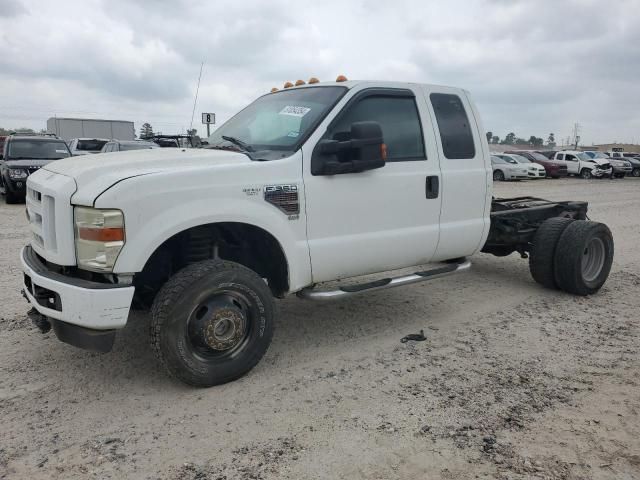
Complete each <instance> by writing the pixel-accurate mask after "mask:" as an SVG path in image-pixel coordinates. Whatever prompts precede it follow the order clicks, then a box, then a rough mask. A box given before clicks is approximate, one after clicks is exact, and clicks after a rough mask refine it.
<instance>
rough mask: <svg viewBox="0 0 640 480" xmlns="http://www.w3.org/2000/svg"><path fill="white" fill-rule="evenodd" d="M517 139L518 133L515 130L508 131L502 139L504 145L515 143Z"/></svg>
mask: <svg viewBox="0 0 640 480" xmlns="http://www.w3.org/2000/svg"><path fill="white" fill-rule="evenodd" d="M515 141H516V134H515V133H513V132H509V133H507V136H506V137H504V140H503V141H502V144H503V145H513V144H514V143H515Z"/></svg>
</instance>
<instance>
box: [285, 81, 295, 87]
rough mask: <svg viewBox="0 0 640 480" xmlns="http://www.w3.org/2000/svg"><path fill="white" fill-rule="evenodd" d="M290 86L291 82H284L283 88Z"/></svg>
mask: <svg viewBox="0 0 640 480" xmlns="http://www.w3.org/2000/svg"><path fill="white" fill-rule="evenodd" d="M291 87H293V83H291V82H287V83H285V84H284V88H291Z"/></svg>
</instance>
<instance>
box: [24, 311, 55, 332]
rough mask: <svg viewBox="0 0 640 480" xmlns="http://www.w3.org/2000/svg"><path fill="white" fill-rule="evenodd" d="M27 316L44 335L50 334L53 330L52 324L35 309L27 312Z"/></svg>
mask: <svg viewBox="0 0 640 480" xmlns="http://www.w3.org/2000/svg"><path fill="white" fill-rule="evenodd" d="M27 316H28V317H29V318H30V319H31V321H32V322H33V324H34V325H35V326H36V327H38V330H40V332H42V333H48V332H49V330H51V322H50V321H49V320H48V319H47V317H45V316H44V315H42V314H41V313H40V312H38V311H37V310H36V309H35V308H32V309H31V310H29V311H28V312H27Z"/></svg>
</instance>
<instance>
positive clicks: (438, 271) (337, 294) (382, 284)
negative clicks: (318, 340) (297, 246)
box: [297, 258, 471, 301]
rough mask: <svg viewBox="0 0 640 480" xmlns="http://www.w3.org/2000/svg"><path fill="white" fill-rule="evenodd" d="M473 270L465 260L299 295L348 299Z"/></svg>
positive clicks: (324, 298) (305, 289)
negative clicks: (421, 270) (399, 275)
mask: <svg viewBox="0 0 640 480" xmlns="http://www.w3.org/2000/svg"><path fill="white" fill-rule="evenodd" d="M469 268H471V261H470V260H468V259H466V258H463V259H461V260H460V261H458V262H456V263H449V264H446V265H444V266H442V267H438V268H434V269H433V270H425V271H424V272H415V273H412V274H411V275H404V276H402V277H395V278H383V279H380V280H374V281H373V282H368V283H362V284H358V285H348V286H344V287H338V289H337V290H316V289H315V288H314V287H308V288H304V289H302V290H300V291H299V292H298V293H297V295H298V297H300V298H303V299H305V300H316V301H329V300H337V299H339V298H347V297H351V296H353V295H358V294H360V293H365V292H373V291H375V290H384V289H385V288H393V287H400V286H402V285H409V284H411V283H418V282H426V281H427V280H435V279H436V278H442V277H447V276H449V275H453V274H455V273H461V272H464V271H466V270H469Z"/></svg>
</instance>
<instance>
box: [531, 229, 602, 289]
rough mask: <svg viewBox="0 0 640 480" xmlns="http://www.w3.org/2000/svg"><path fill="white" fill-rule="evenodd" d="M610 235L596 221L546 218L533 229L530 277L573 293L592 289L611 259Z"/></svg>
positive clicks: (599, 281) (598, 285) (600, 285)
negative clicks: (535, 230) (534, 232)
mask: <svg viewBox="0 0 640 480" xmlns="http://www.w3.org/2000/svg"><path fill="white" fill-rule="evenodd" d="M613 251H614V248H613V237H612V235H611V231H610V230H609V228H607V226H606V225H604V224H602V223H598V222H590V221H584V220H573V219H570V218H550V219H548V220H546V221H545V222H544V223H543V224H542V225H540V227H539V228H538V231H537V232H536V235H535V236H534V239H533V242H532V247H531V251H530V256H529V269H530V271H531V276H532V277H533V279H534V280H535V281H536V282H538V283H540V284H541V285H543V286H545V287H547V288H558V289H560V290H564V291H565V292H568V293H573V294H575V295H590V294H592V293H596V292H597V291H598V290H600V288H601V287H602V285H603V284H604V282H605V281H606V280H607V277H608V276H609V272H610V271H611V264H612V263H613Z"/></svg>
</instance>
